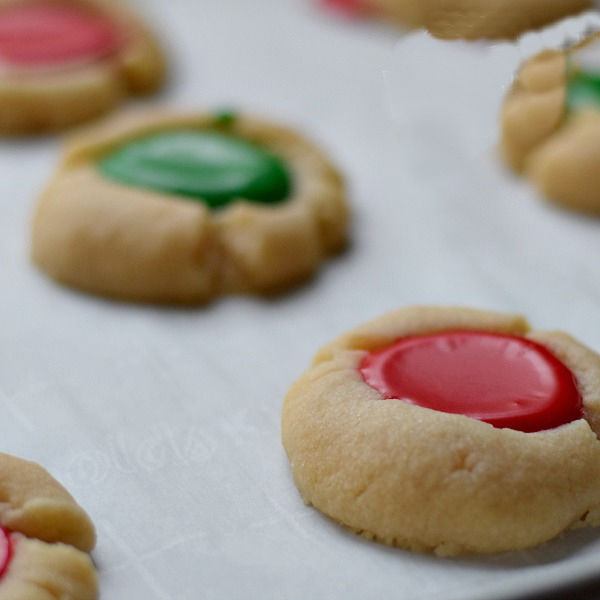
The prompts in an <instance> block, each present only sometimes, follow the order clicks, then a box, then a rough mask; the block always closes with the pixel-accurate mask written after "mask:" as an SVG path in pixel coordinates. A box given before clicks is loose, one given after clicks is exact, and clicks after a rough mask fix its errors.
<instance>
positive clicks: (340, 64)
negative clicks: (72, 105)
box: [0, 0, 600, 600]
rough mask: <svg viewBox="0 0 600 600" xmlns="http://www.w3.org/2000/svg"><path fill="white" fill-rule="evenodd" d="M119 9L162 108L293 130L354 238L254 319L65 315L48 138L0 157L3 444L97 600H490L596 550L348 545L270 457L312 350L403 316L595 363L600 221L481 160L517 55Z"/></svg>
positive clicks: (204, 3)
mask: <svg viewBox="0 0 600 600" xmlns="http://www.w3.org/2000/svg"><path fill="white" fill-rule="evenodd" d="M137 4H138V7H139V8H140V10H142V11H144V12H146V13H147V18H148V19H149V20H150V21H151V22H152V23H153V24H154V26H155V28H156V29H157V31H158V32H159V33H160V34H161V35H162V37H163V39H164V40H165V41H166V42H167V43H168V46H169V50H170V54H171V60H172V64H173V68H174V69H173V75H172V79H171V83H170V86H169V88H168V90H167V91H166V92H165V94H164V95H163V96H162V97H161V98H159V99H158V102H159V103H161V104H166V103H170V104H173V105H175V106H181V107H186V108H194V107H211V106H222V105H234V106H240V107H245V108H247V109H250V110H253V111H256V112H258V113H260V114H263V115H265V116H270V117H272V118H273V119H277V120H282V121H284V122H288V123H290V124H291V125H294V126H296V127H298V128H299V129H302V130H303V131H304V132H305V133H306V134H307V135H309V136H311V137H312V138H314V139H315V140H316V141H318V142H319V143H320V144H322V146H323V147H324V148H325V149H327V150H328V152H329V153H330V154H331V155H332V156H333V157H334V158H335V160H336V161H337V163H338V164H339V166H340V168H341V169H342V170H343V171H344V172H345V173H346V174H347V176H348V182H349V187H350V198H351V201H352V204H353V206H354V225H353V239H354V243H353V245H352V247H351V248H350V249H349V251H348V252H347V253H345V254H344V255H343V256H341V257H339V258H337V259H335V260H333V261H331V262H330V263H328V265H327V266H326V267H325V268H324V269H323V270H322V271H321V272H320V274H319V276H318V277H317V278H316V279H315V280H314V281H313V282H312V283H311V284H309V285H307V286H305V287H303V288H301V289H298V290H296V291H295V292H293V293H290V294H287V295H285V296H283V297H281V298H278V299H274V300H261V299H253V298H227V299H223V300H220V301H217V302H215V303H214V304H212V305H210V306H208V307H205V308H200V309H185V310H177V309H161V308H154V307H147V306H136V305H129V304H119V303H113V302H107V301H104V300H101V299H97V298H94V297H90V296H85V295H82V294H78V293H76V292H73V291H70V290H67V289H63V288H61V287H58V286H56V285H55V284H53V283H52V282H50V281H48V280H47V279H46V278H45V277H44V276H42V275H41V274H40V273H38V272H37V271H36V270H35V269H34V268H33V267H32V266H31V265H30V263H29V260H28V245H29V239H28V236H29V232H28V228H29V220H30V217H31V214H32V208H33V205H34V202H35V199H36V196H37V195H38V194H39V192H40V190H41V188H42V187H43V185H44V183H45V181H46V180H47V178H48V176H49V175H50V174H51V172H52V170H53V169H54V167H55V165H56V164H57V160H58V150H59V145H58V140H57V139H55V138H44V139H42V140H31V141H26V142H9V141H4V142H2V143H1V144H0V214H1V217H0V286H1V287H0V290H1V292H0V340H1V344H0V352H1V355H0V407H1V409H2V411H3V418H2V422H3V427H2V436H1V437H2V447H1V448H0V449H1V450H2V451H5V452H9V453H12V454H15V455H17V456H21V457H25V458H28V459H31V460H36V461H38V462H40V463H41V464H43V465H44V466H45V467H47V468H48V469H49V470H50V471H51V472H52V473H53V474H54V475H55V476H56V477H58V478H59V479H60V480H61V481H62V482H63V483H64V484H65V485H66V486H67V487H68V488H69V490H70V491H71V492H72V493H73V494H74V495H75V497H76V498H77V499H78V500H79V501H80V503H81V504H82V505H83V506H84V507H85V508H86V509H87V510H88V511H89V513H90V514H91V516H92V517H93V519H94V521H95V523H96V524H97V527H98V534H99V542H98V547H97V550H96V552H95V553H94V558H95V560H96V561H97V564H98V567H99V569H100V577H101V587H102V598H104V599H110V600H167V599H176V600H188V599H189V600H195V599H198V598H202V599H210V600H212V599H218V600H220V599H224V600H234V599H240V600H241V599H249V598H260V599H264V600H283V599H285V600H287V599H290V600H295V599H302V600H305V599H321V598H323V599H328V600H336V599H344V600H348V599H359V598H360V599H363V598H384V597H385V598H396V599H406V600H434V599H440V600H441V599H443V600H454V599H456V600H458V599H460V600H469V599H473V600H475V599H479V598H484V597H485V598H488V599H490V600H491V599H495V598H509V597H513V595H512V594H513V593H514V590H515V589H516V590H518V589H524V588H525V587H527V586H531V585H540V584H544V583H548V582H552V581H553V580H554V579H556V580H564V579H569V578H573V577H577V576H579V575H580V574H581V573H582V572H589V571H590V569H592V568H593V567H594V566H595V565H596V564H600V534H599V533H598V531H593V530H590V531H587V530H583V531H578V532H574V533H570V534H569V535H567V536H564V537H563V538H561V539H560V540H557V541H555V542H552V543H549V544H547V545H546V546H544V547H542V548H540V549H537V550H532V551H529V552H520V553H516V554H507V555H503V556H494V557H490V558H486V559H477V558H472V559H461V560H442V559H437V558H433V557H428V556H418V555H413V554H411V553H408V552H404V551H401V550H395V549H390V548H386V547H383V546H380V545H377V544H375V543H370V542H367V541H364V540H362V539H360V538H358V537H355V536H354V535H352V534H349V533H347V532H346V531H344V530H343V529H341V528H339V527H338V526H336V525H335V524H333V523H332V522H330V521H329V520H327V519H326V518H324V517H322V516H321V515H320V514H319V513H317V512H316V511H315V510H313V509H311V508H308V507H305V506H304V505H303V503H302V501H301V500H300V497H299V494H298V493H297V491H296V488H295V487H294V485H293V483H292V480H291V477H290V473H289V470H288V464H287V460H286V457H285V455H284V452H283V450H282V447H281V444H280V425H279V420H280V408H281V403H282V399H283V396H284V394H285V392H286V390H287V388H288V387H289V385H290V384H291V382H292V381H293V380H294V379H295V378H296V377H297V376H299V375H300V374H301V373H302V371H303V370H304V369H305V368H306V367H307V366H308V363H309V360H310V358H311V356H312V354H313V353H314V351H316V349H317V348H318V347H319V346H320V345H322V344H323V343H325V342H327V341H328V340H330V339H331V338H333V337H335V336H336V335H338V334H340V333H342V332H343V331H344V330H346V329H348V328H350V327H352V326H354V325H356V324H358V323H361V322H363V321H365V320H367V319H370V318H373V317H375V316H377V315H379V314H380V313H382V312H384V311H387V310H391V309H393V308H396V307H399V306H402V305H407V304H414V303H437V304H464V305H468V306H475V307H481V308H490V309H499V310H507V311H517V312H521V313H523V314H525V315H527V316H528V317H529V318H530V319H531V321H532V323H533V324H534V325H535V326H536V327H537V328H541V329H544V328H560V329H564V330H566V331H569V332H571V333H572V334H573V335H575V336H576V337H578V338H579V339H580V340H582V341H583V342H584V343H587V344H589V345H590V346H592V347H594V348H596V349H600V314H599V308H598V307H599V306H600V277H599V271H600V266H599V263H598V258H597V257H598V256H599V255H600V222H599V221H594V220H589V219H585V218H583V217H580V216H577V215H574V214H570V213H567V212H564V211H561V210H558V209H556V208H553V207H551V206H549V205H548V204H546V203H544V202H543V201H542V200H541V199H539V198H538V197H536V195H535V192H534V191H533V190H532V189H531V188H530V187H529V186H528V185H527V183H526V182H523V181H521V180H518V179H516V178H514V177H512V176H511V175H510V174H509V173H507V172H506V171H505V170H504V169H503V168H502V166H501V165H500V164H499V163H498V161H497V157H496V155H495V150H494V143H495V140H496V125H495V117H493V115H492V117H491V118H490V112H489V110H490V103H492V104H493V103H494V102H497V101H499V99H500V96H501V94H502V88H503V87H506V85H507V84H508V83H509V81H510V75H511V73H512V72H513V71H514V66H515V65H516V58H515V53H514V51H513V52H510V51H506V54H505V55H503V56H504V57H503V58H498V56H499V55H498V54H496V51H494V52H493V55H494V58H493V59H490V63H489V64H490V65H492V64H493V65H495V66H494V67H493V68H494V69H499V71H493V72H490V73H488V67H487V65H486V64H485V63H484V62H482V61H481V60H480V58H481V54H477V52H478V51H474V50H472V49H471V50H465V49H464V48H462V49H460V48H457V49H456V52H454V50H452V51H450V50H448V52H447V54H446V53H445V52H442V53H441V54H440V50H439V48H440V47H439V43H436V42H433V41H432V40H428V39H427V38H426V37H425V36H423V35H420V36H419V35H417V36H416V37H411V38H409V39H406V40H405V41H404V42H401V43H400V44H399V39H400V37H401V36H400V34H399V33H398V32H397V31H393V30H391V29H389V28H387V27H385V26H382V25H379V24H371V23H358V22H352V21H347V20H344V19H339V18H336V17H333V16H332V15H328V14H326V13H323V12H321V11H319V10H317V9H316V8H315V7H314V6H313V5H312V4H311V3H310V2H309V1H308V0H219V1H217V0H139V1H138V3H137ZM536 43H539V39H538V41H537V42H536V41H535V40H534V42H533V44H534V45H535V44H536ZM447 47H448V48H449V46H447ZM496 50H497V51H498V52H500V54H502V53H503V52H504V50H502V49H496ZM482 52H483V51H482ZM474 56H475V58H474ZM477 56H479V58H477ZM445 61H447V62H445ZM511 61H512V62H511ZM491 68H492V67H490V69H491ZM428 72H430V73H431V77H425V78H423V77H422V76H421V77H419V75H418V74H419V73H420V74H421V75H423V74H424V73H425V74H427V73H428ZM499 72H502V73H504V74H505V75H503V76H502V77H498V73H499ZM443 73H445V74H446V75H445V76H444V75H443ZM452 73H453V74H454V75H453V76H452V77H449V76H448V75H449V74H452ZM504 78H506V79H507V80H504ZM419 86H425V87H426V88H427V92H426V93H425V92H421V91H420V87H419ZM493 86H497V89H496V88H495V87H493ZM152 102H156V100H151V101H148V103H152ZM436 106H437V107H438V108H437V109H436ZM451 109H452V110H451ZM455 118H456V119H459V120H458V121H457V122H454V121H453V120H454V119H455ZM485 123H488V125H485Z"/></svg>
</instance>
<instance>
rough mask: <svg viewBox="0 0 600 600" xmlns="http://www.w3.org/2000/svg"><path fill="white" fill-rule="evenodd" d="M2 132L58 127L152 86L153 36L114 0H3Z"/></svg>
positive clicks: (157, 65)
mask: <svg viewBox="0 0 600 600" xmlns="http://www.w3.org/2000/svg"><path fill="white" fill-rule="evenodd" d="M0 66H1V67H2V68H1V73H0V134H6V135H22V134H37V133H45V132H52V131H57V130H61V129H64V128H67V127H70V126H73V125H76V124H79V123H82V122H85V121H89V120H91V119H94V118H96V117H98V116H100V115H102V114H104V113H106V112H108V111H109V110H112V109H114V108H115V107H116V106H117V105H118V104H120V103H121V102H122V101H123V100H124V99H125V98H126V97H127V96H129V95H137V94H146V93H149V92H153V91H155V90H156V89H157V88H159V87H160V85H161V84H162V83H163V80H164V75H165V59H164V56H163V52H162V50H161V48H160V46H159V44H158V42H157V41H156V40H155V38H154V35H153V34H152V33H150V31H149V30H148V29H147V28H146V26H145V25H144V24H143V23H142V22H141V20H140V19H139V18H138V17H137V16H136V15H134V14H132V13H131V12H130V11H129V10H128V9H127V8H125V7H124V6H123V3H121V2H117V1H113V0H0Z"/></svg>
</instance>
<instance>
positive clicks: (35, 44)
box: [0, 2, 122, 68]
mask: <svg viewBox="0 0 600 600" xmlns="http://www.w3.org/2000/svg"><path fill="white" fill-rule="evenodd" d="M121 44H122V35H121V32H120V30H119V28H118V26H117V25H116V24H115V23H113V22H111V21H110V20H109V19H107V18H106V17H104V16H102V15H100V14H98V13H96V12H93V11H91V10H89V9H85V8H77V7H74V6H71V5H68V4H62V3H60V2H57V3H50V4H46V3H44V4H41V3H22V4H15V5H13V6H9V7H6V8H3V9H1V10H0V61H1V62H4V63H6V64H9V65H11V66H13V67H19V68H36V67H37V68H39V67H46V68H47V67H53V66H60V65H64V64H69V63H74V62H81V61H89V60H97V59H100V58H103V57H105V56H108V55H110V54H113V53H115V52H116V51H118V50H119V48H120V46H121Z"/></svg>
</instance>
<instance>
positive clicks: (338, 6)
mask: <svg viewBox="0 0 600 600" xmlns="http://www.w3.org/2000/svg"><path fill="white" fill-rule="evenodd" d="M319 2H320V3H321V4H322V5H323V6H325V7H327V8H332V9H333V10H337V11H339V12H342V13H345V14H347V15H350V16H356V17H358V16H361V15H364V14H365V12H366V10H367V7H366V0H319Z"/></svg>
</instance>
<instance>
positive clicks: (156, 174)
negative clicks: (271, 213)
mask: <svg viewBox="0 0 600 600" xmlns="http://www.w3.org/2000/svg"><path fill="white" fill-rule="evenodd" d="M99 167H100V171H101V172H102V173H103V174H104V175H105V176H106V177H108V178H111V179H114V180H116V181H118V182H120V183H125V184H129V185H134V186H139V187H145V188H149V189H153V190H156V191H162V192H168V193H172V194H179V195H182V196H188V197H190V198H193V199H196V200H199V201H202V202H205V203H206V204H208V205H209V206H211V207H213V208H216V207H221V206H225V205H226V204H228V203H229V202H231V201H232V200H235V199H241V198H243V199H245V200H250V201H253V202H259V203H264V204H274V203H277V202H281V201H283V200H285V199H286V198H287V197H288V196H289V194H290V191H291V179H290V175H289V173H288V170H287V168H286V166H285V164H284V163H283V162H282V161H281V159H279V158H278V157H276V156H275V155H273V154H271V153H270V152H268V151H267V150H265V149H263V148H261V147H259V146H255V145H253V144H250V143H249V142H246V141H245V140H242V139H239V138H235V137H232V136H229V135H225V134H223V133H219V132H216V131H172V132H165V133H159V134H155V135H152V136H149V137H145V138H142V139H140V140H136V141H134V142H131V143H129V144H126V145H124V146H122V147H121V148H119V149H117V150H116V151H115V152H113V153H112V154H110V155H109V156H107V157H105V158H104V159H102V161H101V162H100V164H99Z"/></svg>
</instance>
